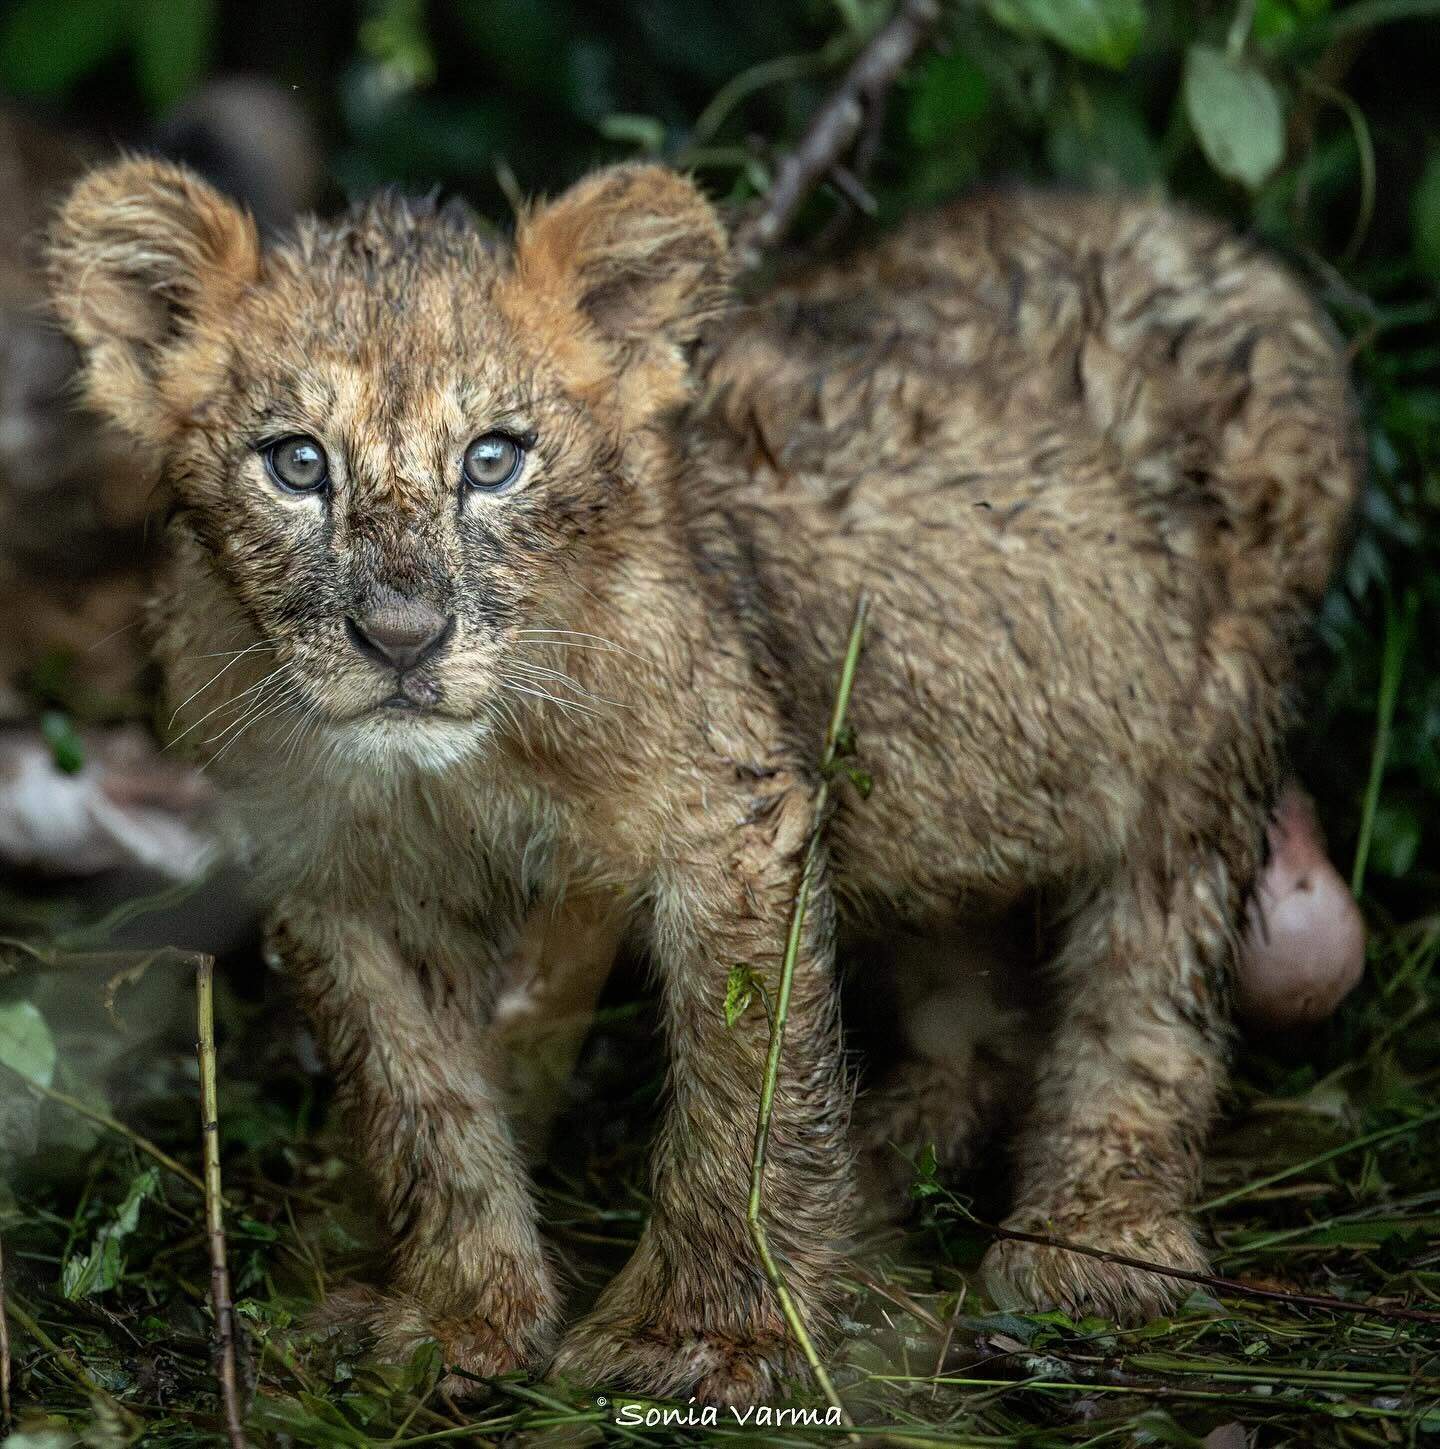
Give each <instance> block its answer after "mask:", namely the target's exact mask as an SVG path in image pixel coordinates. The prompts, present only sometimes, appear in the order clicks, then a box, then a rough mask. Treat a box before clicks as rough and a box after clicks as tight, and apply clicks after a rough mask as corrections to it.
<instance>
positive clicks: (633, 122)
mask: <svg viewBox="0 0 1440 1449" xmlns="http://www.w3.org/2000/svg"><path fill="white" fill-rule="evenodd" d="M599 129H600V134H601V135H602V136H604V138H605V139H606V140H607V141H618V142H619V143H620V144H621V145H624V146H635V147H637V148H638V149H639V150H641V151H643V152H645V154H646V155H647V156H658V155H659V154H660V153H661V152H662V151H663V150H664V149H665V126H664V124H663V122H661V121H659V120H657V119H656V117H654V116H637V115H631V114H629V113H627V112H617V113H616V114H615V115H613V116H606V117H605V118H604V119H603V120H602V121H601V122H600V127H599Z"/></svg>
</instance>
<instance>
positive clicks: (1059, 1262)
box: [981, 1213, 1209, 1324]
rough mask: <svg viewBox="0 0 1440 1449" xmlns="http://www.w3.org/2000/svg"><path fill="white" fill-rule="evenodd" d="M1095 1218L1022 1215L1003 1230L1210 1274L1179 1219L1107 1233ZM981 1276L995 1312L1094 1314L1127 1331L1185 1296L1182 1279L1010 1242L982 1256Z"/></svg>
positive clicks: (1115, 1226) (1168, 1218)
mask: <svg viewBox="0 0 1440 1449" xmlns="http://www.w3.org/2000/svg"><path fill="white" fill-rule="evenodd" d="M1097 1217H1098V1215H1089V1216H1087V1217H1085V1218H1080V1219H1074V1218H1071V1219H1066V1218H1064V1217H1054V1218H1042V1217H1040V1216H1039V1215H1037V1214H1030V1213H1027V1214H1022V1215H1017V1216H1015V1217H1012V1218H1011V1219H1010V1220H1009V1221H1008V1222H1007V1223H1006V1226H1007V1227H1010V1228H1014V1229H1017V1230H1019V1231H1022V1232H1030V1233H1043V1234H1044V1235H1045V1236H1046V1237H1052V1238H1061V1239H1064V1240H1065V1241H1067V1242H1072V1243H1082V1244H1084V1245H1085V1246H1086V1247H1092V1248H1099V1249H1102V1250H1104V1251H1106V1252H1110V1253H1120V1254H1123V1255H1124V1256H1125V1257H1128V1258H1143V1259H1145V1260H1146V1261H1147V1262H1152V1263H1163V1264H1164V1265H1165V1266H1166V1267H1167V1268H1183V1269H1186V1270H1187V1271H1190V1272H1200V1273H1203V1272H1205V1271H1207V1269H1208V1267H1209V1264H1208V1262H1207V1261H1206V1258H1205V1254H1204V1253H1203V1252H1202V1251H1201V1249H1200V1246H1199V1244H1198V1243H1197V1242H1196V1240H1195V1232H1194V1229H1193V1228H1192V1227H1191V1226H1190V1224H1189V1223H1188V1222H1187V1221H1186V1220H1185V1219H1184V1218H1183V1217H1181V1216H1180V1215H1178V1214H1172V1215H1169V1216H1165V1217H1156V1218H1153V1219H1144V1220H1138V1221H1132V1222H1129V1223H1118V1224H1111V1225H1105V1226H1101V1225H1098V1224H1097ZM981 1272H982V1274H983V1275H984V1279H985V1287H986V1290H987V1291H988V1292H989V1294H990V1297H991V1298H992V1299H993V1300H994V1301H995V1303H996V1304H997V1306H999V1307H1001V1308H1006V1309H1012V1310H1013V1309H1044V1308H1059V1309H1061V1310H1063V1311H1064V1312H1065V1313H1068V1314H1069V1315H1070V1316H1071V1317H1072V1318H1079V1317H1083V1316H1085V1315H1086V1314H1092V1313H1093V1314H1097V1315H1099V1316H1101V1317H1104V1318H1110V1319H1113V1320H1115V1321H1116V1322H1118V1323H1131V1324H1133V1323H1144V1322H1146V1321H1147V1320H1149V1319H1151V1318H1159V1317H1161V1316H1163V1315H1164V1314H1167V1313H1169V1312H1171V1311H1172V1310H1173V1309H1174V1308H1175V1306H1176V1304H1178V1303H1179V1302H1180V1301H1181V1300H1182V1299H1184V1298H1185V1297H1186V1296H1187V1295H1188V1293H1189V1292H1190V1288H1191V1285H1190V1284H1189V1283H1187V1282H1185V1281H1184V1280H1183V1279H1180V1278H1168V1277H1164V1276H1162V1275H1161V1274H1158V1273H1149V1272H1146V1271H1145V1270H1144V1269H1143V1268H1133V1267H1129V1266H1127V1265H1125V1264H1122V1263H1108V1262H1104V1261H1102V1260H1101V1259H1099V1258H1092V1257H1089V1256H1087V1255H1085V1254H1082V1253H1076V1252H1072V1251H1069V1250H1067V1249H1065V1248H1052V1247H1044V1246H1042V1245H1040V1244H1038V1243H1019V1242H1013V1241H1001V1242H998V1243H996V1244H995V1245H994V1246H993V1247H992V1248H991V1249H990V1251H989V1252H988V1253H986V1254H985V1259H984V1261H983V1263H982V1264H981Z"/></svg>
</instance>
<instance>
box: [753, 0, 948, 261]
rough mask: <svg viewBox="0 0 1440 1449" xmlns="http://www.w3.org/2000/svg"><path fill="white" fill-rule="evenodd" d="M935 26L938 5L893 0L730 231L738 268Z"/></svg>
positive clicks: (768, 241)
mask: <svg viewBox="0 0 1440 1449" xmlns="http://www.w3.org/2000/svg"><path fill="white" fill-rule="evenodd" d="M939 21H940V0H899V4H898V5H897V6H896V7H895V13H894V14H893V15H891V17H890V19H889V20H887V21H886V22H885V24H884V25H882V26H881V27H880V29H879V30H877V31H876V32H875V34H874V35H873V36H872V37H871V38H870V41H869V43H868V44H867V45H866V46H865V48H864V50H862V51H861V52H860V54H859V55H857V56H856V57H855V60H854V62H853V63H852V64H851V66H850V69H849V70H848V71H846V73H845V78H844V80H842V81H841V83H840V85H839V86H838V87H837V88H836V90H835V93H834V94H833V95H832V96H831V97H830V98H829V99H828V100H827V101H826V102H825V104H824V105H823V106H821V107H820V109H819V110H818V111H817V112H816V113H815V116H814V119H813V120H812V121H811V122H810V124H809V126H807V127H806V129H805V134H804V135H803V136H802V137H801V138H800V140H799V142H798V143H797V144H796V146H795V148H794V149H793V150H792V151H790V152H788V153H787V154H786V156H785V157H784V158H783V159H782V160H781V162H780V164H779V166H778V167H776V169H775V179H774V181H773V182H772V183H771V185H770V190H769V191H768V192H766V194H765V196H764V198H763V199H762V201H761V202H760V204H759V206H758V209H757V210H756V211H755V212H754V213H753V214H752V215H750V216H749V217H747V218H746V219H745V220H744V221H742V222H741V223H740V225H739V226H738V227H737V228H736V231H735V257H736V261H737V262H738V264H739V265H740V266H741V267H753V266H754V265H755V264H756V263H757V262H758V261H759V260H760V257H761V255H762V254H763V253H764V252H765V251H766V250H767V249H768V248H770V247H773V246H774V245H775V244H776V242H778V241H779V240H780V238H781V237H783V236H784V234H785V232H786V231H787V230H788V229H789V226H790V223H791V222H792V221H793V220H794V219H795V213H796V212H798V211H799V210H800V207H801V205H802V204H803V203H804V201H805V198H806V197H807V196H809V194H810V192H811V191H812V190H813V189H814V188H815V187H816V185H818V184H819V182H820V181H821V180H822V179H823V178H824V177H826V176H828V175H832V174H833V173H834V172H835V171H836V168H837V167H838V166H839V165H840V163H841V161H842V160H843V159H844V157H845V155H846V153H847V152H848V151H849V150H850V148H851V147H852V146H853V145H854V144H855V141H856V139H857V138H858V137H859V135H860V130H861V127H862V126H863V125H864V122H865V115H866V109H867V107H868V108H871V109H873V108H874V107H876V106H878V105H879V104H881V102H882V101H883V98H884V96H885V93H886V92H887V91H888V90H889V89H890V87H891V86H892V85H893V84H894V83H895V79H896V77H897V76H898V75H899V74H900V72H901V71H902V70H904V69H905V67H906V66H907V65H908V64H909V63H910V60H911V58H912V57H913V56H914V55H915V53H916V52H917V51H918V50H919V49H920V48H921V46H923V45H924V44H925V43H926V42H927V41H928V40H929V39H930V37H931V36H932V35H933V34H934V32H935V28H936V26H937V25H938V24H939Z"/></svg>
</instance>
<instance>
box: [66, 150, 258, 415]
mask: <svg viewBox="0 0 1440 1449" xmlns="http://www.w3.org/2000/svg"><path fill="white" fill-rule="evenodd" d="M47 253H48V263H49V277H50V295H51V298H52V301H53V303H54V306H55V309H56V311H57V312H58V313H59V316H60V318H61V320H62V321H63V322H64V324H65V326H66V327H67V328H68V330H69V332H70V334H71V336H72V337H73V338H74V339H75V341H76V342H77V343H78V344H79V346H80V350H81V353H82V355H83V357H84V361H85V368H84V383H85V391H86V395H87V397H88V399H89V401H90V402H91V403H92V404H93V405H94V406H95V407H97V408H98V409H99V410H100V411H101V412H103V413H106V414H108V415H109V416H110V417H111V418H112V419H113V420H114V421H115V422H117V423H119V424H120V425H121V427H123V428H124V429H125V430H126V431H127V432H129V433H131V434H132V435H134V436H135V437H137V438H140V439H142V440H152V439H155V438H157V437H162V436H164V434H165V433H166V432H168V431H169V429H170V428H171V427H173V426H174V423H175V421H176V420H177V418H179V417H180V416H183V414H184V413H185V412H186V411H187V410H188V409H189V408H191V407H193V406H194V405H195V403H196V402H197V401H198V398H199V396H200V393H199V392H198V391H197V389H198V388H199V387H200V384H201V379H200V377H198V376H197V375H196V372H195V370H194V369H193V368H181V367H177V366H176V365H175V364H176V362H177V361H178V357H177V354H178V352H179V350H180V349H181V348H182V347H183V345H184V344H185V343H186V342H187V341H188V340H190V339H191V338H192V337H193V334H194V331H195V329H196V328H197V327H199V326H201V325H203V324H204V323H205V322H206V321H207V320H209V319H211V318H218V317H220V316H222V315H223V314H224V313H225V311H226V309H227V308H228V307H230V306H231V305H232V304H233V303H234V301H235V299H236V298H237V297H238V296H239V294H240V292H241V290H242V289H243V288H245V287H246V286H247V285H248V284H249V283H251V282H253V281H255V280H256V278H257V277H258V276H259V274H260V243H259V238H258V236H257V235H256V231H255V223H254V222H253V221H252V220H251V218H250V217H249V216H248V215H247V214H246V213H245V212H243V211H242V210H240V208H239V207H237V206H235V205H234V204H233V203H232V202H230V201H227V200H226V199H225V198H224V197H223V196H221V195H220V193H219V192H218V191H216V190H215V189H214V188H213V187H211V186H209V185H208V184H207V183H205V182H204V181H202V180H200V178H199V177H198V176H196V175H195V174H194V173H193V172H191V171H188V170H186V169H185V168H184V167H182V166H174V165H171V164H169V163H167V162H161V161H152V160H147V159H144V158H132V159H128V160H124V161H119V162H116V163H115V164H114V165H111V166H103V167H100V168H98V169H96V170H94V171H91V172H89V173H88V174H87V175H85V176H83V177H82V178H81V179H80V180H79V181H78V182H77V183H76V185H75V187H74V189H73V190H72V191H71V192H70V194H69V196H67V197H66V199H65V201H64V202H63V203H62V205H61V207H60V210H59V213H58V214H57V216H56V218H55V221H54V224H53V225H52V227H51V229H50V234H49V238H48V249H47ZM196 360H197V361H198V359H196Z"/></svg>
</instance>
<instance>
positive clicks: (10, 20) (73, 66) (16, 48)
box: [0, 0, 125, 97]
mask: <svg viewBox="0 0 1440 1449" xmlns="http://www.w3.org/2000/svg"><path fill="white" fill-rule="evenodd" d="M124 40H125V0H68V3H66V4H64V5H56V4H55V3H54V0H19V3H18V4H15V5H12V6H11V7H10V9H9V14H7V15H6V16H5V19H4V21H3V23H0V85H3V86H4V88H5V89H6V90H9V91H13V92H15V93H17V94H19V95H25V96H47V97H52V96H61V95H64V94H65V92H66V91H68V90H69V89H70V88H71V87H72V86H73V85H74V84H75V82H76V81H78V80H79V79H80V78H81V76H84V75H86V74H88V73H89V72H90V71H92V70H94V69H95V68H96V66H98V65H99V64H100V63H101V62H102V61H104V60H107V59H109V57H110V56H111V55H113V54H114V53H115V51H117V50H118V49H119V48H120V46H121V45H122V44H123V43H124Z"/></svg>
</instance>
